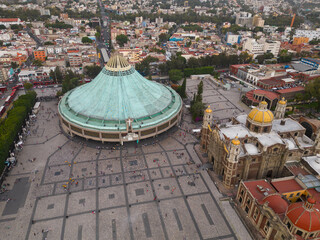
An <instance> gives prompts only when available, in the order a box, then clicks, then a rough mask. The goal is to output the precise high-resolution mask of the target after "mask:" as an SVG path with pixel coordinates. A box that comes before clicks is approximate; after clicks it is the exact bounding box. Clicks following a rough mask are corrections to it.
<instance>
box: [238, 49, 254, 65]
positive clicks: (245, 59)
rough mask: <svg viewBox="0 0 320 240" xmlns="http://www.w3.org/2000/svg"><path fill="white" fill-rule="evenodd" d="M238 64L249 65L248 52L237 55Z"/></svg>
mask: <svg viewBox="0 0 320 240" xmlns="http://www.w3.org/2000/svg"><path fill="white" fill-rule="evenodd" d="M239 60H240V63H242V64H243V63H249V62H250V61H251V60H252V56H251V55H249V53H248V52H242V53H240V55H239Z"/></svg>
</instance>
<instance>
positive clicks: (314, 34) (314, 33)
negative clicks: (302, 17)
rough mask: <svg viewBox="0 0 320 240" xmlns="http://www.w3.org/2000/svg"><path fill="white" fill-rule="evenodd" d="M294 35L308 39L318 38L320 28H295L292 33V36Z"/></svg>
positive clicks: (319, 36) (319, 37)
mask: <svg viewBox="0 0 320 240" xmlns="http://www.w3.org/2000/svg"><path fill="white" fill-rule="evenodd" d="M295 37H305V38H308V39H309V41H310V40H313V39H320V28H317V29H316V30H302V29H297V30H296V31H295V33H294V35H293V38H295Z"/></svg>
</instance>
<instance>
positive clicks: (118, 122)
mask: <svg viewBox="0 0 320 240" xmlns="http://www.w3.org/2000/svg"><path fill="white" fill-rule="evenodd" d="M58 110H59V114H60V120H61V125H62V128H63V130H64V131H65V132H66V133H67V134H69V135H71V136H74V135H77V136H81V137H83V138H86V139H93V140H97V141H101V142H120V143H123V142H126V141H139V140H141V139H144V138H149V137H153V136H156V135H158V134H160V133H162V132H164V131H166V130H168V129H170V128H171V127H173V126H175V125H176V124H178V123H179V122H180V119H181V112H182V100H181V98H180V96H179V95H178V94H177V93H176V92H175V91H174V90H173V89H171V88H170V87H167V86H164V85H162V84H159V83H156V82H152V81H149V80H147V79H145V78H144V77H142V76H141V75H140V74H139V73H138V72H137V71H136V70H135V69H134V68H133V67H132V66H131V65H129V63H128V62H127V61H126V59H125V58H124V57H122V56H120V55H118V54H116V55H114V56H112V57H111V58H110V59H109V61H108V63H107V64H106V66H105V67H104V68H103V70H102V71H101V72H100V73H99V75H98V76H97V77H96V78H95V79H94V80H93V81H91V82H90V83H87V84H85V85H82V86H80V87H77V88H76V89H74V90H72V91H70V92H68V93H66V94H65V95H64V97H63V98H62V99H61V101H60V103H59V108H58Z"/></svg>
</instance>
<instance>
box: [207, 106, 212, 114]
mask: <svg viewBox="0 0 320 240" xmlns="http://www.w3.org/2000/svg"><path fill="white" fill-rule="evenodd" d="M206 113H212V109H211V108H210V105H209V106H208V108H207V109H206Z"/></svg>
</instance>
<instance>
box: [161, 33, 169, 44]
mask: <svg viewBox="0 0 320 240" xmlns="http://www.w3.org/2000/svg"><path fill="white" fill-rule="evenodd" d="M168 39H169V35H168V34H166V33H161V34H160V35H159V42H161V43H164V42H166V41H168Z"/></svg>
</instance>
